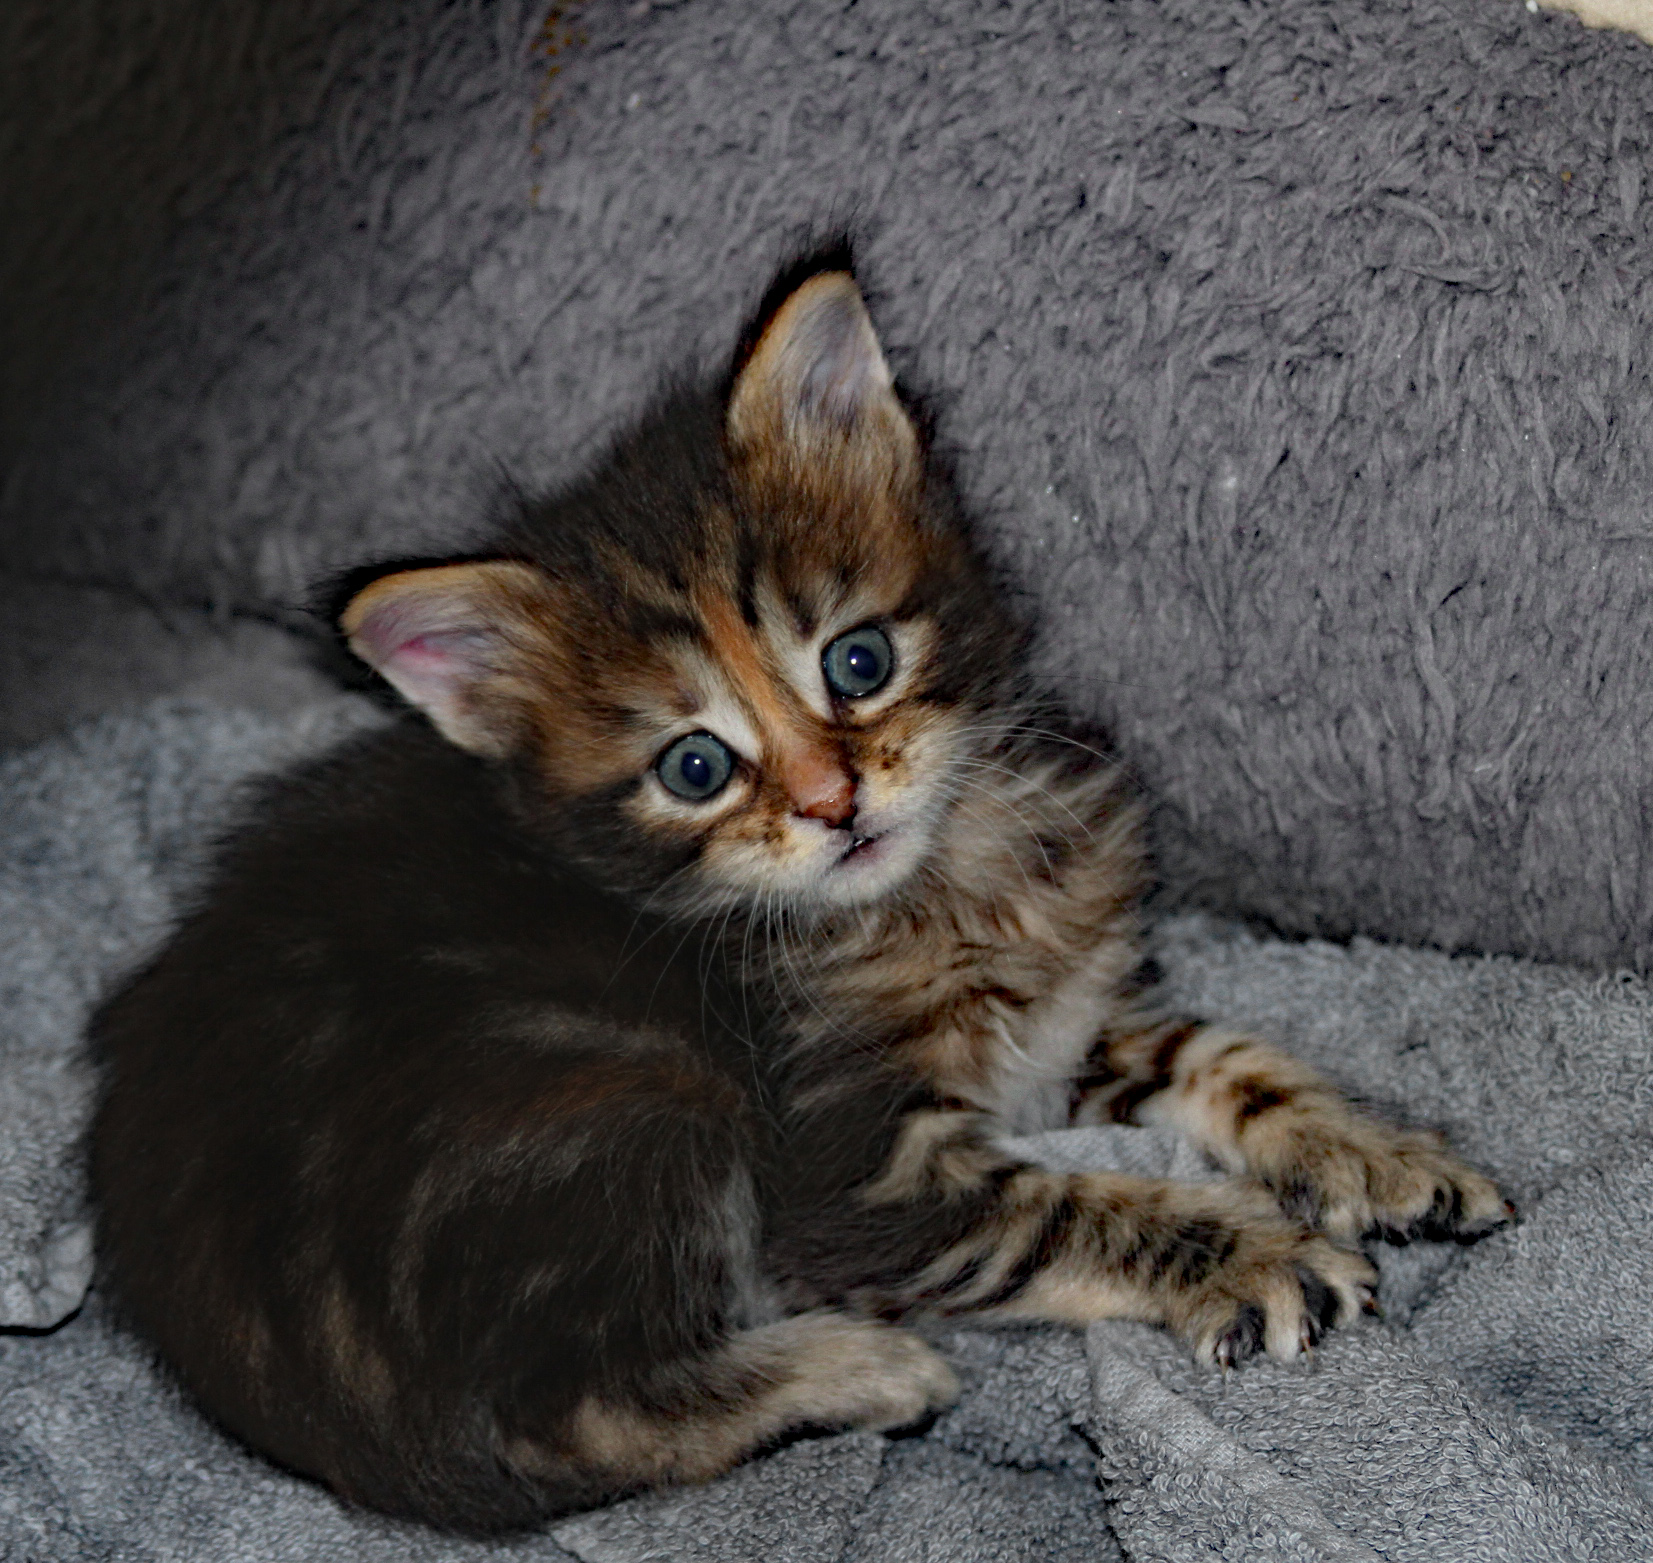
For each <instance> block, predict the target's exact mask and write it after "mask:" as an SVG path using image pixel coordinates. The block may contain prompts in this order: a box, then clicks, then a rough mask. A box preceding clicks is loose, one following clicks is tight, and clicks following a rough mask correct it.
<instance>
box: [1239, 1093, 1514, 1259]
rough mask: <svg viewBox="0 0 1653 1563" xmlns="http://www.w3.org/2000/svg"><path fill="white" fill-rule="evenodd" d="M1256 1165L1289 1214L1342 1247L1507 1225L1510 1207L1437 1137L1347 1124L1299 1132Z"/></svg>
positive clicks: (1460, 1237)
mask: <svg viewBox="0 0 1653 1563" xmlns="http://www.w3.org/2000/svg"><path fill="white" fill-rule="evenodd" d="M1281 1149H1282V1151H1283V1152H1284V1154H1281V1155H1279V1156H1277V1157H1276V1158H1271V1160H1272V1161H1273V1164H1272V1165H1265V1166H1263V1167H1260V1168H1258V1172H1259V1175H1260V1176H1261V1177H1262V1180H1263V1182H1264V1184H1265V1185H1266V1186H1267V1187H1268V1188H1269V1190H1270V1191H1271V1192H1272V1193H1273V1194H1274V1196H1275V1198H1276V1199H1277V1200H1278V1201H1279V1202H1280V1205H1281V1207H1282V1208H1283V1209H1284V1210H1285V1211H1287V1213H1288V1214H1291V1215H1294V1216H1297V1217H1299V1218H1300V1219H1302V1220H1304V1221H1307V1222H1309V1223H1310V1224H1311V1225H1313V1226H1317V1227H1319V1228H1320V1230H1321V1231H1323V1232H1326V1233H1328V1234H1330V1235H1331V1236H1332V1237H1335V1238H1339V1239H1341V1240H1343V1241H1345V1242H1353V1241H1355V1240H1357V1239H1359V1238H1363V1237H1382V1238H1385V1239H1387V1240H1388V1241H1390V1242H1393V1243H1405V1242H1410V1241H1411V1240H1412V1239H1413V1238H1420V1237H1426V1238H1435V1239H1452V1240H1455V1241H1457V1242H1466V1243H1467V1242H1473V1241H1475V1239H1477V1238H1480V1237H1484V1236H1486V1234H1487V1233H1488V1232H1492V1231H1495V1230H1496V1229H1497V1228H1499V1227H1501V1226H1505V1225H1507V1224H1508V1223H1509V1222H1510V1221H1512V1220H1513V1219H1514V1217H1515V1206H1514V1205H1512V1204H1511V1203H1510V1202H1509V1201H1508V1200H1507V1199H1505V1198H1504V1196H1503V1195H1502V1194H1501V1193H1500V1192H1499V1190H1498V1185H1497V1184H1496V1183H1494V1182H1493V1181H1492V1180H1491V1179H1490V1178H1488V1177H1485V1176H1483V1175H1482V1174H1481V1173H1479V1172H1477V1171H1476V1170H1475V1169H1474V1168H1473V1167H1471V1166H1470V1165H1469V1164H1468V1163H1467V1162H1465V1161H1462V1160H1460V1159H1459V1158H1458V1157H1457V1156H1455V1155H1453V1154H1452V1152H1451V1151H1450V1150H1448V1149H1447V1147H1446V1142H1445V1140H1443V1139H1442V1138H1441V1137H1440V1136H1439V1135H1437V1134H1430V1133H1425V1132H1423V1131H1420V1130H1411V1129H1392V1128H1390V1127H1389V1126H1388V1125H1386V1124H1380V1123H1370V1122H1365V1121H1361V1120H1356V1119H1353V1118H1351V1119H1349V1120H1348V1121H1346V1122H1342V1123H1331V1124H1325V1125H1311V1126H1308V1127H1298V1128H1297V1129H1296V1132H1295V1133H1294V1134H1293V1135H1292V1143H1291V1144H1289V1145H1288V1146H1284V1147H1282V1148H1281Z"/></svg>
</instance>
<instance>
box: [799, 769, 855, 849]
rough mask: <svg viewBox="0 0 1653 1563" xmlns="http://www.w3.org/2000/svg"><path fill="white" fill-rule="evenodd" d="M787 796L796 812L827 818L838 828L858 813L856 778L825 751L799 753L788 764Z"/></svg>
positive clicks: (826, 819)
mask: <svg viewBox="0 0 1653 1563" xmlns="http://www.w3.org/2000/svg"><path fill="white" fill-rule="evenodd" d="M785 774H786V795H787V796H788V797H789V798H790V799H791V800H792V811H793V813H795V814H797V815H799V816H801V817H802V818H803V819H818V820H825V821H826V823H827V824H828V825H830V826H832V827H833V829H835V830H836V829H837V828H838V827H839V826H840V825H844V824H847V823H848V822H849V821H850V820H851V819H853V818H854V816H855V780H854V778H853V777H852V776H850V774H849V773H848V772H847V771H846V770H845V769H844V767H843V766H842V765H841V764H840V763H839V762H838V761H837V760H836V759H833V758H831V757H830V756H828V755H825V754H819V753H817V754H805V755H798V756H795V757H794V758H793V759H792V760H791V762H790V763H789V764H788V765H787V767H786V773H785Z"/></svg>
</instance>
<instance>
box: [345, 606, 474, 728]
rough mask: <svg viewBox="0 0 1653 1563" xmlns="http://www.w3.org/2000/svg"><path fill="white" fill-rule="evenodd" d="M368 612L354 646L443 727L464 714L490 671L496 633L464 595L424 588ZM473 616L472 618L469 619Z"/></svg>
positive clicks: (352, 640) (357, 633) (386, 677)
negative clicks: (468, 695)
mask: <svg viewBox="0 0 1653 1563" xmlns="http://www.w3.org/2000/svg"><path fill="white" fill-rule="evenodd" d="M410 596H411V600H408V599H403V600H397V599H395V598H392V599H390V600H389V601H386V602H382V603H378V604H376V605H374V606H373V607H372V608H370V609H369V610H368V612H367V613H366V614H365V615H364V616H363V618H362V621H361V623H360V624H358V625H357V626H356V631H355V633H354V634H353V635H352V636H351V637H350V644H351V646H352V647H353V648H354V650H355V651H356V653H357V655H358V656H360V657H362V658H363V660H364V661H366V662H368V663H370V664H372V666H373V667H375V668H377V669H378V671H379V672H380V673H381V674H383V675H384V677H385V679H386V680H387V681H388V682H389V683H390V684H391V685H393V686H394V687H395V688H396V689H397V690H399V691H400V692H401V693H402V695H403V696H405V697H406V698H407V699H408V700H410V701H412V703H413V704H414V705H416V706H418V707H419V708H420V709H421V710H423V711H425V712H427V713H429V715H430V716H432V717H433V718H435V720H436V721H437V723H438V725H439V726H442V725H445V724H446V723H448V722H450V721H452V720H453V719H454V718H455V717H457V716H458V715H459V712H460V709H461V707H462V706H463V705H464V703H465V696H466V693H467V692H468V690H469V689H470V688H471V686H472V685H474V684H476V683H477V682H478V681H479V680H480V679H482V678H483V677H485V676H486V675H487V673H488V672H489V671H490V665H489V651H490V649H491V647H492V641H493V637H492V636H491V635H489V633H488V632H487V631H486V630H485V629H483V628H481V627H480V626H479V625H477V624H476V623H475V622H474V619H473V615H474V611H475V610H474V608H473V606H472V604H471V603H470V602H468V601H466V600H465V599H464V598H462V597H460V598H457V599H456V598H455V597H450V596H447V595H446V594H443V593H438V592H430V591H421V592H419V593H418V594H417V595H416V596H414V595H412V594H410ZM467 619H473V621H472V622H469V623H467V622H465V621H466V620H467Z"/></svg>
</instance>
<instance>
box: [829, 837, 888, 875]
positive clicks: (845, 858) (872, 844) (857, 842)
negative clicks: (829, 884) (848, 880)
mask: <svg viewBox="0 0 1653 1563" xmlns="http://www.w3.org/2000/svg"><path fill="white" fill-rule="evenodd" d="M888 834H889V832H888V831H880V832H879V833H878V834H877V835H874V836H851V837H850V843H849V845H848V846H847V847H845V848H844V850H843V851H842V852H841V853H839V854H838V861H837V862H836V863H835V864H833V867H834V868H842V867H843V866H844V864H846V863H853V862H856V861H859V860H863V859H867V858H873V857H876V856H877V855H878V844H879V842H881V841H882V840H883V839H884V838H885V837H886V836H887V835H888Z"/></svg>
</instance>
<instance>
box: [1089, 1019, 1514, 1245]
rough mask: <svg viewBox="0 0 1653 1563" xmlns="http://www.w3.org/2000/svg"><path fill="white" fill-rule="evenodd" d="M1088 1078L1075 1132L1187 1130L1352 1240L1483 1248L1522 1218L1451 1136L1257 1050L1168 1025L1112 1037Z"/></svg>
mask: <svg viewBox="0 0 1653 1563" xmlns="http://www.w3.org/2000/svg"><path fill="white" fill-rule="evenodd" d="M1089 1067H1090V1073H1089V1074H1088V1075H1087V1077H1086V1078H1085V1079H1084V1080H1083V1081H1082V1082H1081V1087H1080V1100H1079V1103H1078V1106H1077V1107H1076V1109H1075V1114H1074V1117H1075V1121H1076V1122H1080V1123H1101V1122H1108V1121H1113V1122H1120V1123H1126V1122H1129V1123H1158V1124H1166V1125H1170V1126H1174V1127H1175V1128H1177V1129H1180V1130H1181V1131H1182V1132H1183V1133H1185V1134H1187V1135H1189V1136H1190V1137H1192V1138H1193V1139H1194V1140H1195V1141H1196V1142H1197V1143H1198V1144H1199V1145H1200V1146H1201V1147H1202V1148H1203V1149H1204V1150H1205V1151H1206V1152H1207V1153H1208V1154H1210V1155H1211V1156H1213V1157H1214V1158H1215V1159H1216V1160H1217V1161H1218V1162H1220V1163H1221V1164H1222V1165H1223V1166H1224V1167H1226V1168H1227V1169H1228V1170H1229V1171H1230V1172H1233V1173H1236V1174H1243V1175H1247V1176H1250V1177H1252V1178H1255V1179H1257V1180H1258V1181H1259V1182H1260V1183H1262V1184H1263V1185H1264V1186H1265V1187H1266V1188H1267V1189H1268V1190H1269V1191H1270V1192H1271V1193H1272V1194H1273V1195H1274V1197H1275V1198H1276V1199H1277V1200H1278V1201H1279V1202H1280V1204H1281V1206H1282V1207H1283V1208H1284V1209H1285V1210H1286V1211H1287V1212H1289V1213H1290V1214H1292V1215H1294V1216H1298V1217H1300V1218H1301V1219H1303V1220H1304V1221H1307V1222H1310V1223H1311V1224H1313V1225H1315V1226H1318V1227H1319V1228H1320V1229H1321V1230H1322V1231H1324V1232H1327V1233H1329V1234H1331V1235H1332V1236H1333V1237H1336V1238H1339V1239H1342V1240H1344V1241H1350V1240H1353V1239H1356V1238H1359V1237H1362V1236H1366V1235H1368V1234H1374V1233H1381V1234H1383V1235H1385V1236H1388V1237H1390V1238H1392V1239H1397V1240H1398V1239H1404V1238H1409V1237H1452V1238H1459V1239H1470V1238H1475V1237H1479V1236H1482V1235H1483V1234H1485V1233H1487V1232H1490V1231H1492V1230H1493V1229H1494V1228H1495V1227H1499V1226H1502V1225H1503V1224H1504V1223H1505V1222H1506V1221H1508V1220H1509V1219H1510V1218H1511V1217H1512V1216H1513V1215H1514V1214H1515V1208H1514V1206H1513V1205H1511V1204H1509V1202H1508V1201H1506V1200H1505V1199H1504V1198H1503V1196H1502V1195H1501V1194H1500V1193H1499V1191H1498V1188H1497V1186H1496V1185H1495V1184H1494V1183H1493V1182H1492V1181H1491V1180H1490V1179H1488V1178H1486V1177H1483V1176H1482V1175H1481V1174H1480V1173H1479V1172H1477V1171H1476V1170H1475V1169H1474V1168H1473V1167H1471V1166H1469V1165H1468V1164H1467V1163H1465V1162H1463V1161H1461V1160H1459V1158H1458V1157H1456V1156H1454V1155H1453V1154H1452V1152H1451V1151H1449V1150H1448V1149H1447V1148H1446V1143H1445V1141H1444V1140H1443V1139H1442V1138H1441V1137H1440V1136H1439V1135H1437V1134H1432V1133H1427V1132H1423V1131H1419V1130H1415V1129H1398V1128H1394V1127H1392V1126H1391V1125H1389V1124H1386V1123H1383V1122H1381V1121H1380V1120H1378V1119H1376V1118H1373V1117H1370V1116H1368V1115H1367V1114H1365V1113H1363V1112H1361V1111H1359V1110H1358V1109H1357V1108H1355V1107H1354V1106H1353V1105H1351V1104H1350V1103H1349V1102H1348V1101H1346V1100H1345V1099H1344V1098H1343V1097H1342V1096H1341V1095H1339V1093H1338V1092H1337V1091H1336V1090H1335V1089H1334V1088H1333V1087H1332V1086H1331V1085H1329V1084H1328V1083H1327V1082H1326V1081H1325V1080H1323V1079H1321V1077H1320V1076H1319V1075H1317V1074H1316V1073H1315V1072H1314V1071H1313V1070H1312V1069H1310V1068H1309V1067H1308V1066H1307V1065H1306V1064H1301V1063H1299V1062H1298V1061H1297V1060H1296V1059H1294V1058H1292V1057H1290V1056H1289V1055H1288V1054H1285V1053H1282V1052H1281V1051H1279V1049H1277V1048H1273V1047H1269V1046H1268V1045H1267V1044H1266V1043H1263V1042H1259V1041H1257V1040H1256V1039H1255V1038H1253V1037H1248V1036H1244V1035H1240V1034H1237V1033H1235V1032H1232V1031H1224V1030H1221V1029H1219V1028H1217V1027H1214V1026H1204V1025H1199V1024H1197V1023H1193V1022H1176V1023H1172V1022H1167V1023H1165V1024H1162V1025H1159V1026H1156V1027H1150V1028H1148V1029H1145V1030H1141V1031H1136V1032H1132V1033H1130V1034H1127V1035H1121V1036H1113V1037H1106V1038H1104V1039H1103V1041H1102V1042H1101V1043H1099V1044H1098V1046H1097V1048H1096V1049H1095V1050H1094V1051H1093V1053H1092V1057H1091V1062H1090V1066H1089Z"/></svg>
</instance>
